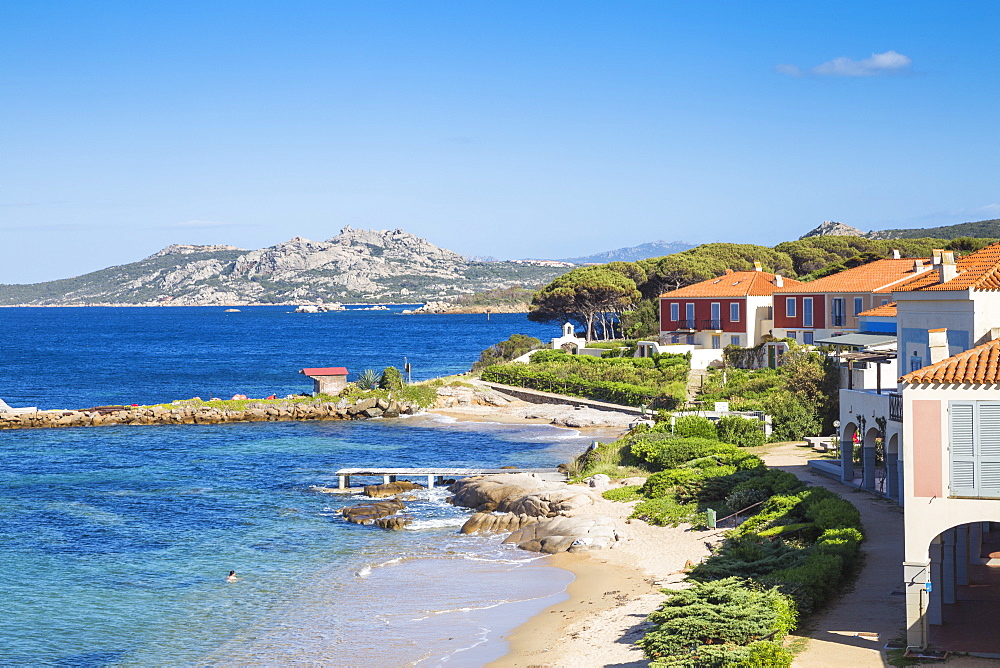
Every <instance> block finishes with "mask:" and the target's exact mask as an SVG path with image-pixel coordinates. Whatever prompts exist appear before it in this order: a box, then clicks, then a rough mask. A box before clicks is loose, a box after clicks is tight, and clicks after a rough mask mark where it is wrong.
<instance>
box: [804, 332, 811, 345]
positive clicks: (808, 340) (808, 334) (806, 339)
mask: <svg viewBox="0 0 1000 668" xmlns="http://www.w3.org/2000/svg"><path fill="white" fill-rule="evenodd" d="M802 343H805V344H806V345H810V346H811V345H812V344H813V333H812V332H802Z"/></svg>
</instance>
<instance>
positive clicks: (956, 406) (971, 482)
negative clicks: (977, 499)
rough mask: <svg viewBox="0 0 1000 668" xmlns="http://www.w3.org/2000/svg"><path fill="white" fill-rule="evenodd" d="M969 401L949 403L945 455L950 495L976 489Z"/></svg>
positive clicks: (972, 407)
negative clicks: (948, 463)
mask: <svg viewBox="0 0 1000 668" xmlns="http://www.w3.org/2000/svg"><path fill="white" fill-rule="evenodd" d="M975 408H976V406H975V404H974V403H973V402H971V401H951V402H949V403H948V443H949V447H948V458H949V460H950V463H951V466H950V475H949V488H950V494H951V496H978V491H977V489H976V437H975V412H976V410H975Z"/></svg>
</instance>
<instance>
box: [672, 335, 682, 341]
mask: <svg viewBox="0 0 1000 668" xmlns="http://www.w3.org/2000/svg"><path fill="white" fill-rule="evenodd" d="M680 342H681V335H680V334H674V335H673V336H672V337H670V343H680Z"/></svg>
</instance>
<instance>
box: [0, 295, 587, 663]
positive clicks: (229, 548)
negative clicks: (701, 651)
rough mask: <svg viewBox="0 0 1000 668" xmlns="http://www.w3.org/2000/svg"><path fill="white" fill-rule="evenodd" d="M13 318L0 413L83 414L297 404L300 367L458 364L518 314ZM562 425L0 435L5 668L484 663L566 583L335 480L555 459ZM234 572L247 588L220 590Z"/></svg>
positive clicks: (570, 450) (528, 329) (525, 329)
mask: <svg viewBox="0 0 1000 668" xmlns="http://www.w3.org/2000/svg"><path fill="white" fill-rule="evenodd" d="M291 310H292V309H291V308H290V307H287V306H285V307H242V308H241V310H240V312H238V313H226V312H225V309H223V308H221V307H220V308H170V307H165V308H0V331H2V332H3V336H2V337H0V398H3V399H5V400H6V401H7V402H8V403H9V404H11V405H13V406H25V405H29V406H38V407H40V408H43V409H47V408H85V407H90V406H97V405H105V404H132V403H136V404H149V403H159V402H168V401H171V400H174V399H183V398H189V397H192V396H201V397H203V398H209V397H213V396H214V397H224V398H225V397H229V396H232V395H233V394H237V393H240V394H247V395H249V396H251V397H263V396H267V395H270V394H277V395H278V396H283V395H286V394H292V393H300V392H307V391H309V390H311V382H310V381H309V380H308V379H307V378H305V377H304V376H301V375H299V374H298V373H297V371H298V369H301V368H303V367H309V366H347V367H348V369H349V370H350V372H351V374H352V377H353V376H354V375H355V374H357V373H359V372H360V371H362V370H364V369H367V368H371V369H376V370H381V369H382V368H383V367H385V366H387V365H393V366H396V367H399V368H402V366H403V363H404V358H405V359H406V360H407V361H409V362H410V363H411V364H412V374H413V380H420V379H426V378H431V377H436V376H441V375H446V374H452V373H458V372H461V371H464V370H467V369H468V368H469V366H470V365H471V364H472V362H473V361H474V360H475V359H477V357H478V355H479V352H480V351H481V350H482V349H483V348H485V347H487V346H488V345H490V344H492V343H494V342H496V341H499V340H502V339H506V338H507V337H508V336H510V335H511V334H513V333H524V334H530V335H533V336H538V337H539V338H542V339H548V338H551V337H552V336H557V335H558V328H557V327H555V326H552V325H541V324H538V323H532V322H529V321H528V320H527V319H526V317H525V316H523V315H496V314H495V315H493V316H492V318H490V319H489V320H487V318H486V317H485V316H483V315H431V316H409V315H401V314H400V313H399V310H400V308H393V309H392V310H390V311H346V312H344V311H342V312H331V313H321V314H296V313H292V312H291ZM588 442H589V437H585V436H582V435H581V434H579V433H577V432H574V431H572V430H566V429H557V428H555V427H549V426H544V425H542V426H536V425H525V426H511V425H501V424H490V423H470V422H455V421H451V420H449V419H447V418H443V417H437V416H428V415H421V416H415V417H409V418H399V419H380V420H369V421H357V422H281V423H249V424H228V425H214V426H212V425H171V426H164V425H160V426H146V427H97V428H73V429H61V430H24V431H0V610H2V614H0V665H57V666H105V665H109V666H149V665H154V666H178V665H220V666H221V665H295V664H310V665H339V666H407V665H420V666H431V665H444V664H448V665H461V666H466V665H481V664H483V663H486V662H488V661H490V660H492V659H495V658H497V657H499V656H501V655H503V654H504V653H505V651H506V647H505V644H504V642H503V640H502V637H503V635H504V634H506V633H507V632H509V631H510V630H511V629H512V628H514V627H515V626H517V625H519V624H520V623H522V622H524V621H526V620H527V619H528V618H529V617H530V616H532V615H534V614H537V613H538V612H540V611H541V610H542V609H544V608H545V607H547V606H548V605H551V604H552V603H554V602H556V601H558V600H560V599H561V598H562V597H564V596H565V594H564V593H563V590H564V588H565V586H566V584H567V583H568V580H569V579H570V578H571V576H570V575H569V574H568V573H566V572H564V571H562V570H559V569H555V568H552V567H549V566H547V565H545V561H544V560H542V559H539V558H538V556H537V555H533V554H528V553H524V552H521V551H518V550H516V549H513V548H511V547H509V546H503V545H500V544H499V540H498V539H497V538H495V537H494V538H483V537H465V536H459V535H458V534H457V529H458V527H459V526H461V524H462V522H463V521H464V519H465V518H466V517H467V514H468V511H466V510H463V509H459V508H455V507H452V506H450V505H449V504H447V503H446V502H445V499H446V497H447V492H446V491H445V490H443V489H436V490H431V491H423V492H420V493H418V494H417V499H416V500H415V501H413V502H411V503H410V504H409V509H408V512H409V513H410V514H411V515H412V516H413V517H414V520H415V521H414V523H413V524H412V525H411V526H410V527H409V528H408V529H407V530H404V531H397V532H389V531H382V530H379V529H375V528H372V527H363V526H356V525H350V524H347V523H345V522H343V521H342V520H341V519H340V518H339V516H338V511H339V509H340V508H342V507H344V506H345V505H349V504H352V503H357V502H359V501H360V498H359V497H354V498H352V497H344V496H340V495H330V494H325V493H322V492H320V491H317V490H316V489H314V487H323V486H335V485H336V478H335V477H334V476H333V475H332V473H333V471H335V470H337V469H338V468H341V467H346V466H366V465H384V466H418V465H449V466H477V465H488V466H506V465H512V466H524V467H529V466H530V467H542V466H554V465H556V464H558V463H560V462H564V461H567V460H569V459H570V458H571V457H573V456H574V455H575V454H577V453H578V452H580V451H581V450H582V449H583V448H584V447H585V446H586V444H587V443H588ZM230 570H235V571H236V572H237V575H238V577H239V579H238V581H237V582H234V583H227V582H226V581H225V576H226V574H227V573H228V572H229V571H230Z"/></svg>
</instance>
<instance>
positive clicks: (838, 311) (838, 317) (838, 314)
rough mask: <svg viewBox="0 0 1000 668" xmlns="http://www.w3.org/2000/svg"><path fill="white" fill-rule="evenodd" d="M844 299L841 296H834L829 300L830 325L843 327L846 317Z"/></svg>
mask: <svg viewBox="0 0 1000 668" xmlns="http://www.w3.org/2000/svg"><path fill="white" fill-rule="evenodd" d="M844 310H845V309H844V299H843V298H842V297H835V298H834V299H833V300H832V301H831V302H830V326H831V327H843V326H844V324H845V322H844V321H845V320H846V319H847V318H846V316H845V315H844Z"/></svg>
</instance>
